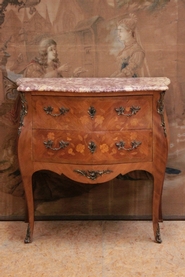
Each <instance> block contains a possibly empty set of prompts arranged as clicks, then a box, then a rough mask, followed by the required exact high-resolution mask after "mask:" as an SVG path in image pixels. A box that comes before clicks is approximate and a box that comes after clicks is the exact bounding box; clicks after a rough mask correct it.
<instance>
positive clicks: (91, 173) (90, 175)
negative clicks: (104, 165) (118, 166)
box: [74, 169, 112, 180]
mask: <svg viewBox="0 0 185 277" xmlns="http://www.w3.org/2000/svg"><path fill="white" fill-rule="evenodd" d="M74 172H77V173H79V174H81V175H82V176H84V177H86V178H88V179H91V180H96V179H97V178H98V177H99V176H102V175H103V174H109V173H111V172H112V171H111V170H109V169H107V170H96V171H95V170H87V171H85V170H80V169H75V170H74Z"/></svg>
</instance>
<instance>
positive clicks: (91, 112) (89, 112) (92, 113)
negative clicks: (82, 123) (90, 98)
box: [88, 106, 96, 118]
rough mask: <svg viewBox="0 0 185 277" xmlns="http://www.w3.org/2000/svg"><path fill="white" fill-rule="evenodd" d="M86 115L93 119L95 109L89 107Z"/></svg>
mask: <svg viewBox="0 0 185 277" xmlns="http://www.w3.org/2000/svg"><path fill="white" fill-rule="evenodd" d="M88 114H89V115H90V117H91V118H93V117H94V116H95V114H96V109H95V108H94V107H92V106H91V107H89V109H88Z"/></svg>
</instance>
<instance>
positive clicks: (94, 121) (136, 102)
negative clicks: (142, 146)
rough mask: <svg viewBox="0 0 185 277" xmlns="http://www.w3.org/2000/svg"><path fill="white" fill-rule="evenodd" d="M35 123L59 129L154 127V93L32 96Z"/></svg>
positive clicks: (42, 127)
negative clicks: (145, 94) (111, 95)
mask: <svg viewBox="0 0 185 277" xmlns="http://www.w3.org/2000/svg"><path fill="white" fill-rule="evenodd" d="M32 105H33V127H34V128H41V129H45V128H49V129H56V128H57V129H60V130H78V131H79V130H84V131H85V130H90V131H92V130H110V131H114V130H117V131H119V130H125V129H150V128H152V96H149V95H148V96H144V97H142V96H123V97H89V96H87V97H57V96H33V97H32Z"/></svg>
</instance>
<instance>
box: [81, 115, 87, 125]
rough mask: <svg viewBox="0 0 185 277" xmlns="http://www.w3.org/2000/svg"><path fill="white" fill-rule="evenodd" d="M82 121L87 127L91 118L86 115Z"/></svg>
mask: <svg viewBox="0 0 185 277" xmlns="http://www.w3.org/2000/svg"><path fill="white" fill-rule="evenodd" d="M80 121H81V122H82V124H83V125H85V124H87V123H88V122H89V118H88V116H87V115H84V116H82V117H80Z"/></svg>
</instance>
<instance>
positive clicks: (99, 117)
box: [95, 115, 104, 125]
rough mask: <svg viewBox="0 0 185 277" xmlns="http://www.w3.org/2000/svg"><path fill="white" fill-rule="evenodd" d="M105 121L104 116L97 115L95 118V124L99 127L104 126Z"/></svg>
mask: <svg viewBox="0 0 185 277" xmlns="http://www.w3.org/2000/svg"><path fill="white" fill-rule="evenodd" d="M103 121H104V117H103V116H102V115H97V116H96V118H95V123H96V124H97V125H102V123H103Z"/></svg>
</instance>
